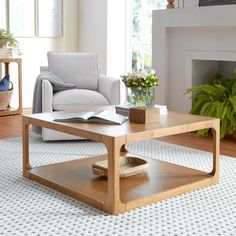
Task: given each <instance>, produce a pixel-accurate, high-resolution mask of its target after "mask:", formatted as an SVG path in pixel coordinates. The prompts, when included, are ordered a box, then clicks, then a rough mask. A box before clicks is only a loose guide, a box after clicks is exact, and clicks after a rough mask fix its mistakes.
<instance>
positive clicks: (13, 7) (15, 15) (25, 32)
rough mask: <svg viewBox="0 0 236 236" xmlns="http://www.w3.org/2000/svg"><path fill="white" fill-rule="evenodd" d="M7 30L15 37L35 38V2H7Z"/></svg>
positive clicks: (12, 0)
mask: <svg viewBox="0 0 236 236" xmlns="http://www.w3.org/2000/svg"><path fill="white" fill-rule="evenodd" d="M9 30H10V31H11V32H12V33H13V34H14V36H15V37H34V36H35V0H9Z"/></svg>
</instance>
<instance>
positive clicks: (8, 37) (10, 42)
mask: <svg viewBox="0 0 236 236" xmlns="http://www.w3.org/2000/svg"><path fill="white" fill-rule="evenodd" d="M5 43H6V44H7V46H8V47H9V48H12V49H13V51H14V52H15V53H16V54H17V55H19V56H20V55H22V53H21V50H20V46H19V42H18V41H17V40H16V39H15V37H14V35H13V34H12V33H11V32H10V31H9V30H5V29H0V44H5Z"/></svg>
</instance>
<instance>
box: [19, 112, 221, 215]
mask: <svg viewBox="0 0 236 236" xmlns="http://www.w3.org/2000/svg"><path fill="white" fill-rule="evenodd" d="M48 117H50V114H49V115H48ZM48 117H47V114H46V115H43V114H35V115H25V116H23V119H22V128H23V129H22V130H23V133H22V137H23V176H24V177H26V178H29V179H32V180H34V181H36V182H39V183H41V184H43V185H45V186H47V187H50V188H53V189H54V190H57V191H60V192H62V193H64V194H66V195H69V196H71V197H73V198H76V199H78V200H80V201H82V202H84V203H86V204H89V205H91V206H93V207H95V208H97V209H100V210H102V211H105V212H107V213H109V214H114V215H117V214H119V213H123V212H125V211H129V210H131V209H134V208H137V207H142V206H144V205H147V204H151V203H154V202H156V201H159V200H162V199H166V198H168V197H172V196H176V195H178V194H182V193H186V192H189V191H192V190H195V189H198V188H201V187H205V186H208V185H211V184H216V183H218V181H219V148H220V147H219V146H220V141H219V120H218V119H213V118H207V117H204V118H203V117H199V118H198V117H197V116H193V115H187V114H180V113H175V112H168V115H167V116H166V118H164V117H163V118H162V119H163V120H161V121H160V125H158V127H159V128H152V125H151V126H150V127H149V126H145V125H140V124H139V125H136V124H132V123H131V124H129V122H126V123H127V124H126V125H122V126H120V130H122V129H124V130H126V131H127V135H119V134H118V135H107V134H106V132H108V130H109V128H104V131H102V130H103V129H99V128H102V127H103V125H97V126H93V127H94V128H95V129H96V128H97V129H98V130H100V132H101V133H99V132H98V131H96V130H95V131H93V129H91V127H90V126H91V124H71V123H70V124H69V123H56V122H53V121H52V119H53V117H50V118H48ZM184 117H185V118H186V119H185V120H184V121H181V119H182V120H183V118H184ZM54 118H55V116H54ZM170 119H171V120H170ZM176 120H177V121H176ZM168 122H169V123H171V122H174V123H175V122H177V123H178V125H177V123H176V125H175V124H173V125H167V124H166V123H168ZM30 124H33V125H38V126H41V127H45V128H50V129H53V130H57V131H61V132H65V133H69V134H72V135H78V136H82V137H85V138H88V139H91V140H94V141H98V142H101V143H103V144H104V145H105V146H106V148H107V155H103V156H100V157H96V158H97V159H104V158H108V178H107V179H105V178H103V177H95V176H92V174H91V176H90V174H88V173H87V171H86V173H84V176H88V175H89V177H88V179H89V180H88V181H89V182H88V183H89V184H87V185H86V183H84V182H82V181H80V180H79V179H80V178H78V177H77V178H78V179H76V180H75V178H76V175H77V174H78V173H79V172H83V168H87V164H86V161H88V163H89V165H91V163H92V160H93V159H92V158H85V159H81V160H76V161H69V162H62V163H57V164H51V165H47V166H43V167H35V168H31V166H30V162H29V125H30ZM162 124H163V125H162ZM106 127H107V126H106ZM113 127H114V126H113ZM153 127H156V126H155V125H153ZM203 128H212V133H213V168H212V171H211V172H210V173H205V172H201V171H198V170H193V169H190V168H187V167H182V166H178V165H174V164H171V163H166V162H162V161H156V160H151V159H150V161H151V162H150V166H155V167H153V168H154V169H152V170H150V172H148V170H147V173H144V174H138V175H136V176H132V177H128V178H124V179H120V178H119V160H118V159H119V157H120V156H121V155H126V153H127V150H126V146H125V145H126V144H128V143H130V142H133V141H138V140H147V139H151V138H158V137H163V136H168V135H173V134H179V133H185V132H191V131H195V130H199V129H203ZM132 129H135V131H132ZM140 129H141V130H140ZM117 130H118V129H117ZM130 130H131V131H130ZM137 130H140V131H139V132H137ZM128 131H129V132H130V133H129V132H128ZM104 132H105V133H104ZM117 132H122V131H117ZM108 133H109V132H108ZM77 162H78V163H79V162H80V164H78V168H80V166H82V167H81V169H80V170H79V169H78V172H76V173H75V176H73V178H72V179H71V180H70V181H67V182H63V181H64V180H63V181H62V179H63V178H68V173H74V172H73V168H74V166H75V165H77ZM154 162H155V163H154ZM156 163H157V164H156ZM158 166H160V168H159V167H158ZM57 168H58V169H60V171H57ZM67 168H68V169H69V170H70V171H68V172H67V173H66V171H67ZM155 168H157V169H155ZM158 168H159V169H158ZM54 170H55V172H54ZM62 170H63V171H62ZM155 170H158V171H156V172H161V171H162V170H163V172H161V174H160V175H162V177H163V176H166V175H167V173H168V174H169V176H170V179H171V182H167V179H168V178H169V176H168V177H167V178H164V177H163V178H160V179H158V178H159V177H158V178H157V179H155V176H156V173H154V172H155ZM64 171H65V173H64ZM62 172H63V173H64V177H63V176H59V177H58V175H59V174H60V173H62ZM185 173H186V177H185ZM54 174H55V176H56V177H55V176H54V177H52V179H50V178H51V177H48V176H51V175H54ZM81 176H82V174H81ZM153 176H154V177H153ZM86 178H87V177H84V179H86ZM153 178H154V180H153ZM59 179H60V180H59ZM84 179H83V181H84ZM178 179H181V180H178ZM131 180H132V181H131ZM136 180H137V181H136ZM60 181H62V182H60ZM129 181H130V182H129ZM139 181H140V183H137V182H139ZM152 181H153V182H152ZM155 181H156V182H155ZM158 181H163V182H161V184H160V185H166V186H167V187H163V186H159V184H158ZM178 181H182V182H178ZM188 181H189V182H188ZM72 182H75V183H72ZM131 182H132V183H131ZM150 182H152V183H151V185H152V186H149V183H150ZM155 183H156V185H158V187H157V189H158V190H157V192H155V191H154V190H153V186H154V189H155ZM173 183H174V185H173V186H172V184H173ZM73 184H74V185H73ZM77 184H78V185H80V184H81V186H82V187H81V188H79V187H78V189H76V190H75V189H74V188H75V187H71V186H69V185H73V186H77ZM132 184H134V185H135V187H132V186H133V185H132ZM88 185H89V186H90V185H91V186H90V187H88V190H84V189H86V188H87V186H88ZM169 185H170V186H169ZM104 186H105V187H104ZM100 188H101V189H100ZM145 188H146V189H145ZM130 189H132V191H131V190H130ZM141 189H144V190H141ZM159 189H161V190H159ZM163 189H164V190H163ZM136 190H137V191H136ZM83 191H87V192H83ZM158 191H160V192H158ZM100 195H101V196H102V197H101V198H100Z"/></svg>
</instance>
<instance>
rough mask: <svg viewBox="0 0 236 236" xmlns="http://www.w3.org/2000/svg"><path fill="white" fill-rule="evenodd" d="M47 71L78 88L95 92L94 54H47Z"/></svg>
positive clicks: (96, 70) (96, 67) (95, 64)
mask: <svg viewBox="0 0 236 236" xmlns="http://www.w3.org/2000/svg"><path fill="white" fill-rule="evenodd" d="M48 67H49V71H50V72H52V73H53V74H55V75H57V76H58V77H59V78H61V79H62V80H63V81H64V82H66V83H71V84H76V85H77V86H78V88H82V89H90V90H97V88H98V60H97V54H96V53H59V52H48Z"/></svg>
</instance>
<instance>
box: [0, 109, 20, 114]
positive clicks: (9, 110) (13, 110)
mask: <svg viewBox="0 0 236 236" xmlns="http://www.w3.org/2000/svg"><path fill="white" fill-rule="evenodd" d="M21 112H22V111H21V110H20V109H19V108H7V109H6V110H4V111H0V116H7V115H16V114H21Z"/></svg>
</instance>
